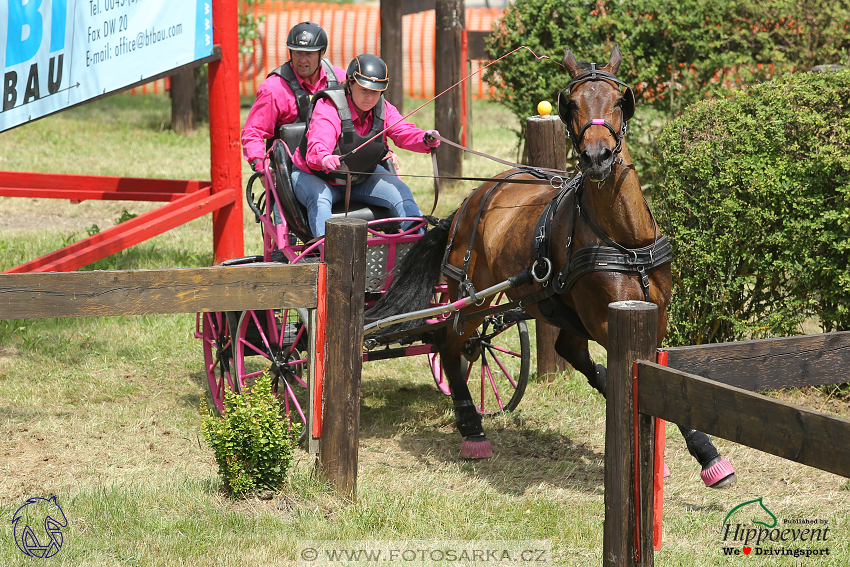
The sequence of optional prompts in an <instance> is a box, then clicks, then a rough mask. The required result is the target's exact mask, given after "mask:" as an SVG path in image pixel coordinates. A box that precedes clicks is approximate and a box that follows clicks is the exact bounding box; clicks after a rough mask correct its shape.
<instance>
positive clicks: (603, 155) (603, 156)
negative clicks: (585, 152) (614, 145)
mask: <svg viewBox="0 0 850 567" xmlns="http://www.w3.org/2000/svg"><path fill="white" fill-rule="evenodd" d="M612 155H613V154H612V153H611V150H609V149H608V148H605V149H604V150H602V151H601V152H599V165H602V164H603V163H605V162H607V161H608V160H609V159H611V156H612Z"/></svg>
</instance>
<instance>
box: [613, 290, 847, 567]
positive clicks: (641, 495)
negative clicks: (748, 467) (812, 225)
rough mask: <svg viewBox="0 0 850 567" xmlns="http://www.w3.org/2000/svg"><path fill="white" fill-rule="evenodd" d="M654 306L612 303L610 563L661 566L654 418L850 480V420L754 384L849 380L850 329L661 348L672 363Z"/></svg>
mask: <svg viewBox="0 0 850 567" xmlns="http://www.w3.org/2000/svg"><path fill="white" fill-rule="evenodd" d="M648 305H652V304H646V303H644V302H619V303H612V304H611V305H610V306H609V317H608V326H609V350H608V400H607V412H608V414H607V417H606V434H605V435H606V440H605V531H604V536H603V546H604V547H603V563H604V564H605V565H626V566H637V565H640V566H650V565H653V564H654V549H653V545H652V542H653V522H652V521H650V519H651V518H653V515H654V509H653V498H652V496H651V495H652V486H653V485H654V484H656V483H657V482H658V481H659V480H660V479H659V478H658V475H660V468H661V467H660V466H658V467H654V466H653V465H654V463H653V460H654V459H653V456H654V454H655V447H654V445H655V441H656V437H655V436H654V435H653V431H652V428H653V423H654V420H653V419H652V418H651V417H650V416H655V417H656V418H660V419H664V420H667V421H672V422H674V423H678V424H680V425H682V426H685V427H688V428H693V429H698V430H699V431H703V432H705V433H707V434H709V435H715V436H717V437H722V438H724V439H727V440H729V441H733V442H735V443H739V444H741V445H746V446H748V447H752V448H754V449H758V450H760V451H764V452H766V453H771V454H773V455H777V456H780V457H783V458H785V459H788V460H791V461H795V462H798V463H802V464H805V465H808V466H812V467H815V468H819V469H821V470H825V471H828V472H832V473H834V474H838V475H841V476H844V477H847V478H850V459H849V458H847V454H846V453H845V452H842V451H841V448H842V447H847V446H850V445H848V444H850V420H847V419H843V418H840V417H836V416H831V415H828V414H824V413H821V412H818V411H814V410H810V409H807V408H804V407H800V406H796V405H794V404H789V403H786V402H782V401H779V400H776V399H772V398H769V397H767V396H763V395H760V394H756V393H753V392H752V391H750V390H754V389H774V388H787V387H801V386H813V385H826V384H835V383H841V382H844V381H846V368H847V366H848V364H850V332H839V333H826V334H821V335H808V336H800V337H787V338H780V339H763V340H755V341H740V342H734V343H724V344H712V345H698V346H686V347H676V348H668V349H662V350H661V351H659V353H658V354H660V355H662V356H659V357H658V360H659V361H661V362H663V359H664V358H667V363H668V364H669V367H666V366H663V365H662V364H658V363H657V362H652V361H653V360H655V359H656V351H655V350H654V349H651V348H649V346H650V345H654V344H655V324H654V321H653V317H654V316H655V315H653V310H652V308H651V307H648ZM653 307H654V306H653ZM641 337H642V338H641ZM696 372H698V373H699V374H702V376H700V375H697V374H696ZM624 390H625V391H624ZM653 470H655V471H657V472H656V473H655V474H653ZM609 473H610V474H609ZM624 516H626V517H624Z"/></svg>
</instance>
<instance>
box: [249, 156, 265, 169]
mask: <svg viewBox="0 0 850 567" xmlns="http://www.w3.org/2000/svg"><path fill="white" fill-rule="evenodd" d="M251 169H253V170H254V171H263V160H261V159H255V160H254V161H252V162H251Z"/></svg>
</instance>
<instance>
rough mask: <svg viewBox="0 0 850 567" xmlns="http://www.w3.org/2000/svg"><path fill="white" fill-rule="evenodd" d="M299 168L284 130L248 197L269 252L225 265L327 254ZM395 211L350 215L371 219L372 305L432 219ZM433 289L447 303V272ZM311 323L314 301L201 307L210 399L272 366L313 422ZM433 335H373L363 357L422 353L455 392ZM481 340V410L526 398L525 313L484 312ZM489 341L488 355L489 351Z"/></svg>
mask: <svg viewBox="0 0 850 567" xmlns="http://www.w3.org/2000/svg"><path fill="white" fill-rule="evenodd" d="M290 172H291V160H290V159H289V155H288V154H287V153H286V146H285V145H284V142H283V141H282V140H276V141H275V145H274V146H273V147H272V148H271V151H270V159H269V160H267V162H266V167H265V168H264V169H263V171H262V172H258V173H255V174H254V175H252V177H251V179H250V181H249V183H248V186H247V188H246V199H247V202H248V206H249V207H250V209H251V210H252V211H253V213H254V220H255V221H256V223H257V224H259V226H260V232H261V236H262V241H263V254H262V255H257V256H249V257H245V258H237V259H232V260H228V261H226V262H223V263H222V266H231V265H241V264H248V263H256V262H275V263H286V264H300V263H305V262H307V263H314V262H322V261H323V260H324V257H323V256H324V239H319V240H317V239H314V238H312V234H311V233H310V232H309V229H308V228H306V227H307V226H308V225H307V223H306V211H305V210H304V209H303V206H302V205H300V203H298V202H297V200H296V199H295V194H294V191H293V190H292V185H291V178H290ZM258 179H262V180H263V183H262V186H261V187H259V186H258V185H259V184H257V183H256V181H257V180H258ZM255 186H256V190H255ZM340 205H341V204H340ZM391 215H392V211H390V210H389V209H383V208H382V207H375V206H367V205H364V204H361V203H357V202H354V201H352V202H351V204H350V210H349V211H348V215H347V216H348V217H349V218H351V217H354V218H360V219H363V220H365V221H366V222H367V231H368V233H367V247H366V267H365V268H366V270H365V271H366V290H365V291H366V294H365V295H366V306H367V307H368V305H370V304H371V303H373V302H374V301H376V300H377V299H379V298H380V297H381V295H382V294H383V293H384V292H385V291H386V289H387V287H388V286H389V285H390V283H391V281H392V271H393V268H394V267H395V266H396V264H398V262H399V261H400V260H401V259H402V258H403V257H404V256H405V254H407V253H408V251H409V250H410V248H411V247H412V246H413V245H414V244H415V243H416V241H418V240H419V239H420V238H421V235H420V234H417V233H418V232H419V229H420V228H422V227H425V226H426V224H427V223H426V221H424V220H423V219H421V218H418V217H417V218H396V217H392V216H391ZM343 216H346V214H345V211H344V210H342V207H337V206H335V208H334V218H336V217H343ZM405 220H414V221H419V222H415V223H414V224H413V225H412V226H411V227H410V228H409V229H407V230H405V231H401V230H400V223H401V222H402V221H405ZM432 297H433V299H432V306H440V305H446V304H447V303H448V290H447V285H446V284H445V283H444V282H441V283H439V284H438V285H437V286H435V288H434V290H433V296H432ZM497 301H499V299H497ZM504 301H507V299H506V298H505V299H504ZM448 317H449V315H448V314H443V315H438V316H436V317H434V318H431V319H429V320H428V324H429V326H430V325H434V326H438V324H439V323H442V322H444V321H445V320H446V319H447V318H448ZM310 324H311V318H310V314H309V312H308V310H306V309H269V310H248V311H244V312H218V313H198V315H197V320H196V330H195V336H196V337H197V338H200V339H201V340H202V343H203V354H204V367H205V372H206V375H207V379H208V380H207V382H208V385H209V396H210V398H211V404H210V405H211V406H213V407H215V408H216V409H217V410H218V411H219V412H221V411H223V409H224V397H225V393H226V392H228V391H232V392H240V391H241V390H242V389H243V388H245V387H246V386H248V385H250V384H251V383H253V381H254V380H256V379H258V378H260V377H262V376H264V375H265V373H268V375H269V377H270V378H271V380H272V386H273V390H274V391H275V392H276V393H277V395H278V397H279V398H280V399H281V405H282V411H283V413H285V414H287V415H289V418H290V419H291V420H293V421H294V422H301V423H306V416H307V413H308V412H307V392H308V385H309V382H310V377H309V376H310V369H309V365H308V360H309V358H310V357H309V356H308V354H309V352H308V349H309V348H310V346H309V340H308V333H307V329H308V327H309V325H310ZM434 338H435V332H434V331H431V330H429V329H425V330H423V331H422V332H418V333H413V334H409V335H407V336H404V337H401V338H399V339H397V340H394V341H393V342H392V343H389V344H380V345H375V344H368V345H367V347H368V348H366V349H364V352H363V361H364V362H366V361H371V360H386V359H390V358H401V357H408V356H420V357H423V360H425V362H426V364H425V365H423V371H424V372H429V373H430V375H431V377H432V378H433V379H434V382H435V385H436V386H437V388H438V390H439V391H440V392H441V393H442V394H444V395H446V396H448V395H449V394H450V392H449V388H448V384H447V382H446V380H445V377H444V373H443V370H442V367H441V365H440V360H439V355H438V354H437V351H438V347H437V345H435V344H434ZM472 341H476V342H477V344H476V345H471V346H470V348H469V349H468V352H469V353H470V354H469V356H468V358H467V360H466V371H467V380H468V382H469V384H470V389H473V384H474V385H475V391H476V394H477V395H476V398H477V401H476V407H477V409H478V411H479V412H480V413H482V414H496V413H500V412H502V411H506V410H512V409H514V408H515V407H516V406H517V404H518V403H519V401H520V399H521V398H522V395H523V393H524V391H525V386H526V384H527V381H528V375H529V367H530V358H531V354H530V346H529V340H528V330H527V327H526V322H525V321H524V320H518V321H514V322H512V323H511V324H508V325H505V324H503V319H502V318H501V317H499V316H494V317H493V318H491V320H488V321H486V322H485V324H484V325H483V326H482V328H481V329H480V332H478V333H477V334H476V336H475V338H474V339H472ZM482 345H483V346H484V347H485V348H484V349H483V350H484V351H486V353H489V356H487V355H486V353H485V356H482V355H481V352H482V348H480V347H481V346H482ZM473 353H474V354H473ZM426 366H427V368H428V370H426V369H425V367H426ZM479 391H480V394H479ZM304 431H306V428H305V429H304Z"/></svg>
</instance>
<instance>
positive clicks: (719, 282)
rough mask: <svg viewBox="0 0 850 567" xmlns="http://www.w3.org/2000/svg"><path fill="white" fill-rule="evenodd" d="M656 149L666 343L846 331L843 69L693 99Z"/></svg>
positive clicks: (849, 151)
mask: <svg viewBox="0 0 850 567" xmlns="http://www.w3.org/2000/svg"><path fill="white" fill-rule="evenodd" d="M657 148H658V168H659V179H660V181H659V184H658V186H657V187H656V189H655V193H654V195H653V198H654V201H655V204H656V208H657V212H658V213H659V214H658V217H659V223H660V225H661V227H662V230H663V231H664V232H665V233H666V234H668V235H669V236H670V237H671V239H672V241H673V246H674V254H675V256H674V262H673V277H674V281H673V297H672V301H671V304H670V308H669V312H670V325H669V332H668V335H667V341H668V342H669V343H670V344H673V345H681V344H702V343H710V342H723V341H731V340H741V339H748V338H759V337H766V336H781V335H789V334H799V333H800V324H801V322H802V321H804V320H805V319H807V318H809V317H817V318H818V319H819V320H820V323H821V325H822V326H823V329H824V331H827V332H828V331H835V330H845V329H850V273H849V272H848V268H850V71H842V72H838V73H796V74H789V75H787V76H785V77H782V78H780V79H777V80H776V81H772V82H767V83H763V84H761V85H758V86H756V87H754V88H752V89H751V90H750V91H749V92H747V93H740V94H739V95H737V96H733V97H730V98H728V99H725V100H711V101H706V102H702V103H699V104H697V105H694V106H692V107H691V108H690V109H689V110H688V111H687V112H685V113H684V114H683V115H682V116H681V117H680V118H678V119H676V120H675V121H672V122H670V123H669V124H667V126H666V127H665V128H664V129H663V131H662V133H661V134H660V135H659V138H658V142H657Z"/></svg>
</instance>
